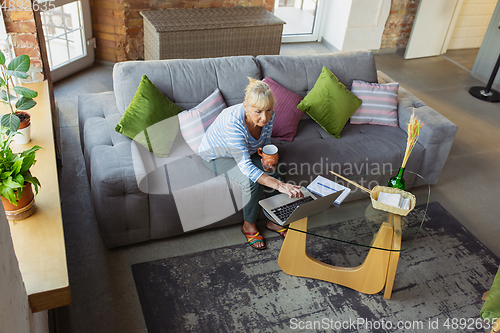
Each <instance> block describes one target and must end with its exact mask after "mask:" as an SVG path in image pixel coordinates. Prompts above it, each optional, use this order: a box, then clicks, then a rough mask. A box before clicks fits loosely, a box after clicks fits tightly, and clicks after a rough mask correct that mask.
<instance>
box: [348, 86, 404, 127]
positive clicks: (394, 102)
mask: <svg viewBox="0 0 500 333" xmlns="http://www.w3.org/2000/svg"><path fill="white" fill-rule="evenodd" d="M398 91H399V83H397V82H395V83H387V84H379V83H370V82H364V81H360V80H354V81H353V82H352V87H351V92H352V93H353V94H354V95H356V96H357V97H358V98H359V99H361V100H362V101H363V102H362V103H361V106H360V107H359V108H358V109H357V110H356V112H354V114H353V115H352V116H351V124H372V125H385V126H393V127H397V126H398Z"/></svg>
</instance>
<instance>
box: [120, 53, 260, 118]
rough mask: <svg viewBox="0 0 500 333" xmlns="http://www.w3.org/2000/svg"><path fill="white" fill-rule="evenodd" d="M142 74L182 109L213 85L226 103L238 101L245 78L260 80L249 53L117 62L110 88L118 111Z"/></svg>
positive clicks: (204, 96) (199, 97) (185, 108)
mask: <svg viewBox="0 0 500 333" xmlns="http://www.w3.org/2000/svg"><path fill="white" fill-rule="evenodd" d="M144 74H145V75H147V76H148V78H149V79H150V80H151V82H153V83H154V84H155V85H156V86H157V87H158V89H160V91H161V92H162V93H163V94H165V96H167V97H168V98H169V99H170V100H171V101H173V102H174V103H175V104H177V105H178V106H179V107H181V108H182V109H183V110H189V109H191V108H193V107H195V106H196V105H198V104H200V103H201V102H202V101H203V100H204V99H205V98H206V97H207V96H208V95H210V94H211V93H212V92H213V91H214V90H215V89H216V88H219V89H220V91H221V94H222V96H223V97H224V100H225V101H226V104H227V105H228V106H231V105H234V104H239V103H241V102H243V100H244V98H245V88H246V86H247V85H248V79H247V77H252V78H255V79H261V75H260V68H259V65H258V64H257V61H256V59H255V58H254V57H252V56H240V57H222V58H208V59H170V60H152V61H124V62H119V63H117V64H115V66H114V68H113V87H114V91H115V97H116V106H117V108H118V111H119V112H120V113H122V114H123V113H124V112H125V109H126V108H127V106H128V105H129V103H130V102H131V101H132V96H133V95H134V93H135V91H136V89H137V87H138V86H139V82H140V81H141V77H142V75H144Z"/></svg>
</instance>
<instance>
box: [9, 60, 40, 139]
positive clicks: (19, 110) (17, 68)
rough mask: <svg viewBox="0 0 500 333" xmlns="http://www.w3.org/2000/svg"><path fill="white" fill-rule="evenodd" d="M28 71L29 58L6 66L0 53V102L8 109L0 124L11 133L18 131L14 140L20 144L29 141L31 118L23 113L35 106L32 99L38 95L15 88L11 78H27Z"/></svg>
mask: <svg viewBox="0 0 500 333" xmlns="http://www.w3.org/2000/svg"><path fill="white" fill-rule="evenodd" d="M29 69H30V57H29V56H28V55H20V56H18V57H15V58H14V59H12V61H10V62H9V64H7V65H6V64H5V56H4V54H3V53H2V52H0V85H1V90H0V102H1V103H3V104H7V105H8V107H9V109H10V113H8V114H4V115H3V116H2V118H1V119H0V123H1V124H2V126H4V127H6V128H8V129H9V131H11V132H17V131H19V134H18V135H16V136H15V137H14V140H15V141H16V142H17V143H20V144H24V143H28V142H30V140H31V133H30V128H31V127H30V125H31V119H30V118H31V116H30V114H29V113H27V112H25V111H27V110H29V109H31V108H32V107H34V106H35V105H36V102H35V101H34V100H33V98H35V97H37V96H38V93H37V92H36V91H34V90H31V89H29V88H26V87H21V86H16V85H15V84H14V80H13V79H12V78H13V77H17V78H20V79H26V78H28V76H29V74H27V72H28V70H29ZM13 93H15V94H16V95H17V96H16V95H13ZM14 102H15V103H14Z"/></svg>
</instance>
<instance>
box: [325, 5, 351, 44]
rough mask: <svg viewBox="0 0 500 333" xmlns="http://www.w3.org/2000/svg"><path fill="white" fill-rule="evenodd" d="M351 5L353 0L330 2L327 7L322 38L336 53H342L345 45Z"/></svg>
mask: <svg viewBox="0 0 500 333" xmlns="http://www.w3.org/2000/svg"><path fill="white" fill-rule="evenodd" d="M351 5H352V0H329V1H328V2H327V3H326V6H325V16H324V17H323V20H324V21H323V22H325V24H324V28H323V29H322V30H323V36H322V38H323V39H324V40H325V42H326V43H327V44H330V45H329V46H332V47H334V48H335V50H336V51H341V50H342V47H343V45H344V39H345V32H346V30H347V22H348V21H349V15H350V12H351Z"/></svg>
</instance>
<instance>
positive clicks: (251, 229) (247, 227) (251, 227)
mask: <svg viewBox="0 0 500 333" xmlns="http://www.w3.org/2000/svg"><path fill="white" fill-rule="evenodd" d="M242 229H243V231H244V232H248V233H251V234H255V233H257V232H259V230H257V227H256V226H255V223H248V222H247V221H244V222H243V227H242ZM259 235H260V234H259ZM253 246H254V247H256V248H263V247H264V246H265V244H264V242H255V243H253Z"/></svg>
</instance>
